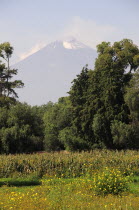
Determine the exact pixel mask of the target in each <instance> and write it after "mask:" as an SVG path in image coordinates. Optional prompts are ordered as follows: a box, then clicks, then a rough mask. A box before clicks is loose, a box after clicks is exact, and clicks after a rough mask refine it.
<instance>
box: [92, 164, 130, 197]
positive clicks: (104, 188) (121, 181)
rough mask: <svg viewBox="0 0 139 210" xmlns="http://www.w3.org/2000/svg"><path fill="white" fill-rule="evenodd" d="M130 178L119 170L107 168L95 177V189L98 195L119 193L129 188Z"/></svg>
mask: <svg viewBox="0 0 139 210" xmlns="http://www.w3.org/2000/svg"><path fill="white" fill-rule="evenodd" d="M128 184H129V178H128V177H124V176H123V175H122V173H121V172H120V171H119V170H115V169H108V168H106V169H105V170H104V171H103V172H102V173H98V174H96V175H95V177H94V190H95V192H96V194H97V195H107V194H114V195H118V194H121V193H123V192H125V191H128V190H129V185H128Z"/></svg>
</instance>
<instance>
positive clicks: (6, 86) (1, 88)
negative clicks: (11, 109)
mask: <svg viewBox="0 0 139 210" xmlns="http://www.w3.org/2000/svg"><path fill="white" fill-rule="evenodd" d="M12 54H13V47H12V46H11V45H10V43H9V42H5V43H2V44H0V59H1V60H0V105H1V106H3V105H5V104H6V105H7V104H10V103H13V102H15V99H16V98H18V95H17V93H16V91H15V88H21V87H23V86H24V84H23V82H22V81H21V80H13V76H14V75H17V73H18V71H17V69H11V68H10V58H11V56H12Z"/></svg>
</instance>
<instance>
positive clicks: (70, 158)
mask: <svg viewBox="0 0 139 210" xmlns="http://www.w3.org/2000/svg"><path fill="white" fill-rule="evenodd" d="M138 168H139V152H138V151H120V152H118V151H108V150H103V151H99V150H96V151H92V152H82V153H65V152H60V153H44V154H32V155H14V156H13V155H8V156H6V155H1V156H0V176H1V179H2V178H3V179H6V178H8V177H9V178H10V177H11V178H13V177H14V179H19V178H22V179H27V178H31V179H32V178H33V177H35V178H39V179H40V180H41V181H42V185H40V186H31V187H29V186H28V187H8V186H7V185H4V186H2V187H1V188H0V209H6V210H7V209H32V210H33V209H113V210H114V209H127V210H134V209H135V210H136V209H139V203H138V198H139V184H138V181H137V182H136V183H133V182H132V180H133V179H131V177H132V178H133V177H135V176H136V177H138V175H139V169H138ZM105 192H107V193H105Z"/></svg>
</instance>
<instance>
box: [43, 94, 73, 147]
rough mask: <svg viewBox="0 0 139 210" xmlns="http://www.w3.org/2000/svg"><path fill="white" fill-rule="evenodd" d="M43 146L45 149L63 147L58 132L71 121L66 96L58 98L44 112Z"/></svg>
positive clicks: (68, 102)
mask: <svg viewBox="0 0 139 210" xmlns="http://www.w3.org/2000/svg"><path fill="white" fill-rule="evenodd" d="M43 119H44V126H45V130H44V133H45V137H44V147H45V150H47V151H52V150H60V149H64V145H63V143H62V141H61V140H60V139H59V133H60V131H62V130H63V129H64V128H65V127H68V126H70V123H71V105H70V101H69V98H68V97H63V98H60V99H59V101H58V103H56V104H54V105H52V106H51V107H49V109H48V110H47V111H46V112H45V114H44V117H43Z"/></svg>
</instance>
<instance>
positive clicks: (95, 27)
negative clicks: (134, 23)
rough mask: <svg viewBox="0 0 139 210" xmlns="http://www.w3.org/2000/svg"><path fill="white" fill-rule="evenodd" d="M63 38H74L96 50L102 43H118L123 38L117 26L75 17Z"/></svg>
mask: <svg viewBox="0 0 139 210" xmlns="http://www.w3.org/2000/svg"><path fill="white" fill-rule="evenodd" d="M61 36H62V37H68V36H74V37H75V38H76V39H78V40H80V41H82V42H84V43H85V44H87V45H89V46H91V47H93V48H96V45H97V44H99V43H101V42H102V41H112V42H113V41H118V40H117V39H118V38H119V39H121V38H122V32H120V33H119V30H118V29H117V28H116V27H115V26H111V25H101V24H98V23H96V22H95V21H93V20H89V19H88V20H85V19H82V18H80V17H74V18H73V19H72V20H71V22H70V23H69V24H68V25H67V26H66V27H65V29H64V30H63V32H62V33H61Z"/></svg>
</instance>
